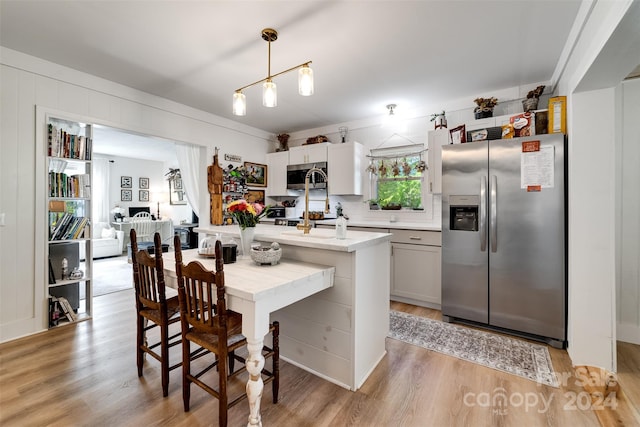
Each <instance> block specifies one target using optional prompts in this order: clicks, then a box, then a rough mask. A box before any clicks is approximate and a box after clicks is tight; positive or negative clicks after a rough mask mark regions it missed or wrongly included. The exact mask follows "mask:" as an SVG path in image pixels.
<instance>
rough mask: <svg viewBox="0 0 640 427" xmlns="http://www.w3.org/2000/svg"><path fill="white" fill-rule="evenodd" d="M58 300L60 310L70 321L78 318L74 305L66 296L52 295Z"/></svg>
mask: <svg viewBox="0 0 640 427" xmlns="http://www.w3.org/2000/svg"><path fill="white" fill-rule="evenodd" d="M52 298H54V299H56V300H57V301H58V305H59V306H60V310H61V312H62V314H64V315H65V316H66V317H67V319H68V320H69V322H75V321H76V320H78V315H77V314H76V313H75V312H74V311H73V307H71V304H69V301H68V300H67V299H66V298H65V297H52Z"/></svg>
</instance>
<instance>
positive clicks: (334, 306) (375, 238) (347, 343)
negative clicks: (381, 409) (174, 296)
mask: <svg viewBox="0 0 640 427" xmlns="http://www.w3.org/2000/svg"><path fill="white" fill-rule="evenodd" d="M195 231H197V232H199V233H205V234H214V233H222V234H226V235H233V236H235V237H238V236H239V235H240V232H239V229H238V227H237V226H219V227H215V226H211V227H208V228H202V227H201V228H196V229H195ZM254 240H255V241H257V242H269V243H270V242H278V243H280V246H281V248H282V251H283V253H282V258H283V260H285V259H286V260H296V261H301V262H303V263H310V264H320V265H326V266H333V267H335V276H334V283H333V286H332V287H331V288H328V289H325V290H323V291H320V292H318V293H315V294H313V295H311V296H309V297H307V298H305V299H303V300H301V301H298V302H295V303H293V304H290V305H287V306H286V307H283V308H281V309H279V310H277V311H274V312H273V313H271V321H276V320H277V321H279V322H280V357H282V358H283V359H285V360H287V361H288V362H290V363H292V364H294V365H296V366H298V367H300V368H302V369H305V370H307V371H309V372H311V373H313V374H315V375H318V376H320V377H322V378H324V379H326V380H328V381H331V382H333V383H335V384H338V385H340V386H342V387H345V388H347V389H349V390H353V391H355V390H357V389H358V388H360V386H362V384H363V383H364V382H365V380H366V379H367V377H368V376H369V375H370V374H371V372H372V371H373V370H374V368H375V367H376V366H377V365H378V363H379V362H380V360H381V359H382V358H383V357H384V355H385V354H386V349H385V338H386V336H387V334H388V331H389V277H390V274H389V272H390V263H389V259H390V251H391V246H390V241H391V234H387V233H370V232H362V231H352V230H348V231H347V238H346V239H344V240H338V239H336V238H335V231H334V230H327V229H312V230H311V233H310V235H307V236H303V235H302V231H299V230H296V229H295V228H293V227H282V226H272V225H263V224H260V225H258V226H257V227H256V231H255V238H254ZM261 268H262V269H263V271H264V274H265V275H268V274H269V269H270V268H271V266H263V267H261Z"/></svg>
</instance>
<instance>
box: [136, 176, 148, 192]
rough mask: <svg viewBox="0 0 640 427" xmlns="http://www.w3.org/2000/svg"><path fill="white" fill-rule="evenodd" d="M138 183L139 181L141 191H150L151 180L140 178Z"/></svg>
mask: <svg viewBox="0 0 640 427" xmlns="http://www.w3.org/2000/svg"><path fill="white" fill-rule="evenodd" d="M138 181H139V184H140V189H141V190H148V189H149V178H140V179H139V180H138Z"/></svg>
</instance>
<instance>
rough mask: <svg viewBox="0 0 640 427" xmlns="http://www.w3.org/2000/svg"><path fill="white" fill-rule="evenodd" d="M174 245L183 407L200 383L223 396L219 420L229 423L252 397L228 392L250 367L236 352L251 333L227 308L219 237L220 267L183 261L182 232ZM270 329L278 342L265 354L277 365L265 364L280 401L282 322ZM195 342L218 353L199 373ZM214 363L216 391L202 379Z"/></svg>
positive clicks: (265, 349)
mask: <svg viewBox="0 0 640 427" xmlns="http://www.w3.org/2000/svg"><path fill="white" fill-rule="evenodd" d="M174 247H175V256H176V274H177V276H178V298H179V301H180V319H181V323H182V398H183V403H184V410H185V412H186V411H189V400H190V395H191V392H190V386H191V383H193V384H196V385H198V386H199V387H201V388H202V389H204V390H205V391H206V392H207V393H209V394H210V395H212V396H213V397H215V398H216V399H218V407H219V411H218V412H219V419H218V422H219V424H218V425H219V426H220V427H225V426H226V425H227V411H228V410H229V408H231V407H232V406H234V405H236V404H237V403H238V402H241V401H242V400H243V399H245V398H246V397H247V394H246V391H245V392H244V393H242V394H240V395H238V396H235V397H234V398H233V399H229V396H227V381H228V379H230V378H232V377H234V376H236V375H238V374H239V373H241V372H244V371H246V366H245V359H244V358H243V357H241V356H239V355H237V354H236V353H235V351H236V350H238V349H239V348H241V347H243V346H246V345H247V340H246V338H245V337H244V336H243V335H241V332H242V314H240V313H236V312H234V311H232V310H227V305H226V300H225V287H224V271H223V260H222V244H221V243H220V241H216V244H215V263H216V271H215V272H214V271H211V270H207V269H206V268H205V267H204V266H203V265H202V264H201V263H200V262H198V261H192V262H190V263H189V264H187V265H184V264H183V263H182V250H181V249H180V237H179V236H175V237H174ZM213 298H216V303H215V304H212V303H211V300H212V299H213ZM269 330H270V332H271V334H272V338H273V345H272V348H269V347H267V346H264V347H263V356H264V357H265V359H266V358H269V357H271V358H272V370H271V371H269V370H267V369H263V370H262V375H263V381H264V383H265V384H266V383H269V382H271V383H272V392H273V403H278V389H279V381H280V367H279V360H280V352H279V342H278V341H279V333H280V326H279V324H278V322H273V324H272V325H270V328H269ZM190 343H194V344H196V345H197V346H200V347H203V348H205V349H207V350H208V351H210V352H211V353H213V354H214V355H215V361H214V362H213V363H211V364H209V365H208V366H206V367H205V368H204V369H202V370H200V371H199V372H197V373H192V372H191V361H192V360H194V359H195V358H197V357H199V356H196V357H194V356H193V354H190V352H189V351H190ZM227 359H229V360H227ZM234 360H238V361H240V362H242V364H243V366H242V367H241V368H240V369H238V370H236V371H234V370H233V361H234ZM227 364H228V365H227ZM213 367H216V368H217V371H218V387H217V390H216V389H215V388H214V387H213V386H211V385H209V384H207V383H205V382H204V381H203V379H202V378H201V376H202V375H203V374H204V373H205V372H207V371H209V370H211V369H212V368H213Z"/></svg>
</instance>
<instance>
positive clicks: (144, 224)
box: [131, 212, 154, 248]
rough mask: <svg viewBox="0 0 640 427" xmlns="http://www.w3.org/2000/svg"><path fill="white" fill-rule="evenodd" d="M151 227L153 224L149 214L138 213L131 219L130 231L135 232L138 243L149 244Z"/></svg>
mask: <svg viewBox="0 0 640 427" xmlns="http://www.w3.org/2000/svg"><path fill="white" fill-rule="evenodd" d="M153 227H154V224H153V221H152V220H151V214H150V213H149V212H138V213H137V214H135V215H134V216H133V217H132V218H131V229H132V230H133V229H135V230H136V235H137V236H138V242H150V241H151V233H153ZM132 248H133V247H132Z"/></svg>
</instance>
